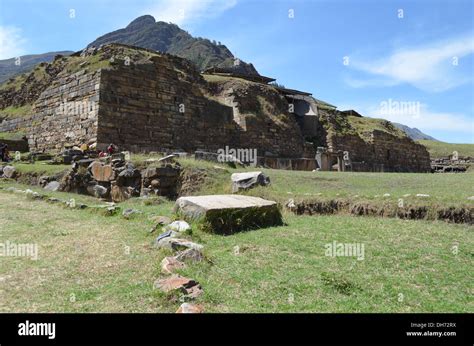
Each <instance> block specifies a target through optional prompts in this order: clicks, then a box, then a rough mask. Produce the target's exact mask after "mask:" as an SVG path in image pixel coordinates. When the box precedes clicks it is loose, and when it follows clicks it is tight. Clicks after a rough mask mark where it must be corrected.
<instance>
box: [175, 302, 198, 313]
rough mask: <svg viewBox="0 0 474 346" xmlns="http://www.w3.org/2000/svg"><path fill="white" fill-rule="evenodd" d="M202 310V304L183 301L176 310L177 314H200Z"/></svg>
mask: <svg viewBox="0 0 474 346" xmlns="http://www.w3.org/2000/svg"><path fill="white" fill-rule="evenodd" d="M203 312H204V308H203V307H202V305H198V304H191V303H183V304H181V306H180V307H179V308H178V310H177V311H176V313H177V314H200V313H203Z"/></svg>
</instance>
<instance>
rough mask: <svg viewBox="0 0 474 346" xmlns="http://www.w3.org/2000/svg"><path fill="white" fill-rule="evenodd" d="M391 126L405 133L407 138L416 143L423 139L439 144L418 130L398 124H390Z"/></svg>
mask: <svg viewBox="0 0 474 346" xmlns="http://www.w3.org/2000/svg"><path fill="white" fill-rule="evenodd" d="M392 124H393V125H395V126H396V127H398V128H399V129H400V130H402V131H403V132H405V133H406V134H407V136H408V137H410V138H411V139H413V140H414V141H417V140H420V139H425V140H430V141H437V142H439V141H438V140H437V139H436V138H433V137H431V136H428V135H427V134H425V133H423V132H421V131H420V130H418V129H417V128H416V127H408V126H406V125H403V124H399V123H392Z"/></svg>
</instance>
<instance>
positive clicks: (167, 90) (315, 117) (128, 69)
mask: <svg viewBox="0 0 474 346" xmlns="http://www.w3.org/2000/svg"><path fill="white" fill-rule="evenodd" d="M127 52H128V53H127ZM130 52H132V53H130ZM124 54H133V59H131V61H129V63H128V64H127V63H125V60H126V59H124V58H123V55H124ZM135 55H136V56H137V58H135ZM95 56H99V58H100V59H102V60H103V61H104V62H106V61H109V60H111V61H112V62H110V64H109V66H107V67H102V68H97V69H96V68H90V67H88V66H89V65H88V60H87V59H90V58H92V57H95ZM117 57H122V58H117ZM72 58H81V59H84V62H82V63H81V64H80V65H79V67H77V72H71V73H66V72H65V71H66V70H64V71H62V72H60V73H56V74H54V78H52V80H51V82H50V83H49V84H48V85H47V86H45V85H42V87H43V88H44V90H43V91H42V92H41V93H39V96H38V97H37V98H36V99H35V100H34V102H33V105H32V111H31V114H29V115H28V116H25V117H23V118H17V119H13V120H4V121H2V122H1V123H0V132H5V131H6V132H9V131H10V132H11V131H22V132H24V133H26V134H27V137H28V144H29V147H30V150H32V151H36V152H43V151H48V152H61V151H62V150H63V149H64V148H65V147H66V146H72V145H76V146H80V145H82V144H84V143H90V142H93V143H96V146H97V149H98V150H105V148H106V147H107V146H108V145H109V144H110V143H114V144H116V145H117V146H118V147H119V148H120V149H121V150H126V151H130V152H150V151H157V152H173V151H181V152H187V153H190V154H192V153H194V152H195V151H198V150H200V151H204V152H209V153H216V152H217V151H218V150H219V149H222V148H225V147H226V146H228V147H232V148H251V149H255V150H257V153H258V155H257V163H258V165H259V166H263V167H269V168H278V169H300V170H314V169H317V168H319V169H321V170H326V169H333V168H332V167H333V162H330V163H329V167H321V157H320V159H319V160H316V148H317V147H325V148H327V150H326V153H327V155H330V159H329V160H330V161H333V159H334V158H335V159H336V161H337V160H338V158H339V156H340V154H339V153H340V152H348V153H349V156H350V160H351V165H350V169H351V170H353V171H399V172H429V171H430V165H429V155H428V152H427V151H426V149H425V148H424V147H423V146H421V145H419V144H416V143H415V142H413V141H412V140H411V139H409V138H408V137H406V136H405V137H403V138H400V137H396V136H394V135H392V134H391V133H389V132H384V131H378V130H374V131H372V133H371V134H370V136H369V137H368V138H363V137H361V136H360V135H359V134H356V133H349V134H348V133H345V132H343V131H340V129H339V127H338V126H339V125H338V124H337V123H335V122H334V120H333V118H335V117H336V118H337V117H339V118H341V117H346V118H347V117H349V116H353V115H350V114H347V113H345V112H339V111H338V110H337V109H336V108H335V106H332V105H330V104H327V103H325V102H323V101H320V100H317V99H315V98H313V97H312V96H311V94H309V93H305V92H301V91H298V90H292V89H287V88H283V87H279V86H273V85H271V84H266V83H267V82H268V81H269V80H273V79H268V78H267V79H262V80H259V81H254V80H246V79H245V76H240V75H239V76H232V75H230V76H223V75H220V74H212V72H209V73H210V74H201V73H200V72H199V71H197V70H196V69H195V67H194V66H193V65H192V64H191V63H190V62H189V61H187V60H185V59H182V58H178V57H175V56H172V55H167V54H159V53H158V52H155V51H150V50H147V49H143V48H137V47H130V46H126V45H121V44H110V45H105V46H101V47H99V48H89V49H87V50H85V51H82V52H78V53H75V54H73V56H72V57H71V58H61V59H57V60H55V62H53V63H51V66H56V65H55V64H60V66H63V65H65V64H66V65H67V61H68V60H67V59H72ZM100 59H99V60H100ZM48 66H50V65H48ZM59 68H60V67H58V69H59ZM262 78H263V77H262ZM265 78H266V77H265ZM2 93H5V91H0V96H3V94H2ZM8 95H10V96H9V98H8V100H11V102H13V101H14V100H15V97H14V95H13V96H12V95H11V90H10V91H9V94H8ZM4 103H5V102H4ZM8 106H9V104H8V102H6V103H5V104H2V105H1V108H6V107H8ZM0 113H1V110H0ZM351 114H352V113H351ZM329 153H330V154H329ZM336 163H337V162H336ZM337 167H339V168H341V169H339V170H344V168H345V166H344V165H342V166H341V164H338V166H337ZM150 183H151V181H150ZM115 190H118V188H115Z"/></svg>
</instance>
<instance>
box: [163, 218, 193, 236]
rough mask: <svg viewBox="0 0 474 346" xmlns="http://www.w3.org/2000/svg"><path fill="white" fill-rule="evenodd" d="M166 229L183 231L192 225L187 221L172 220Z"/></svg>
mask: <svg viewBox="0 0 474 346" xmlns="http://www.w3.org/2000/svg"><path fill="white" fill-rule="evenodd" d="M164 229H165V230H167V231H174V232H178V233H182V232H186V231H188V230H190V229H191V226H190V225H189V223H187V222H186V221H182V220H178V221H173V222H171V223H170V224H169V225H166V226H165V227H164Z"/></svg>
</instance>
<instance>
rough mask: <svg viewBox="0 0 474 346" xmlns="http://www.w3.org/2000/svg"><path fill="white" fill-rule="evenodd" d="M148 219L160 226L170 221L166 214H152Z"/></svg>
mask: <svg viewBox="0 0 474 346" xmlns="http://www.w3.org/2000/svg"><path fill="white" fill-rule="evenodd" d="M150 219H151V221H153V222H155V223H157V224H158V225H160V226H166V225H168V224H170V223H171V219H170V218H169V217H167V216H152V217H151V218H150Z"/></svg>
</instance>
